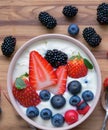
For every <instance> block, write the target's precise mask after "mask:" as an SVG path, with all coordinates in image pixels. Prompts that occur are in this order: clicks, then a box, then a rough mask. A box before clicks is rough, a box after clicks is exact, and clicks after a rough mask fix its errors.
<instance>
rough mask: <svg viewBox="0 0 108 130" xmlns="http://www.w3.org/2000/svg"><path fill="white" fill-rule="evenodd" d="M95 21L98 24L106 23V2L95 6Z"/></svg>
mask: <svg viewBox="0 0 108 130" xmlns="http://www.w3.org/2000/svg"><path fill="white" fill-rule="evenodd" d="M97 21H98V22H99V23H100V24H108V4H106V3H102V4H100V5H99V6H98V7H97Z"/></svg>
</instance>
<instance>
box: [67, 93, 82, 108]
mask: <svg viewBox="0 0 108 130" xmlns="http://www.w3.org/2000/svg"><path fill="white" fill-rule="evenodd" d="M80 101H81V98H80V97H79V96H76V95H75V96H72V97H71V98H70V99H69V103H70V104H71V105H72V106H77V105H78V104H79V103H80Z"/></svg>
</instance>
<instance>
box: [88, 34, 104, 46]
mask: <svg viewBox="0 0 108 130" xmlns="http://www.w3.org/2000/svg"><path fill="white" fill-rule="evenodd" d="M101 40H102V38H101V37H100V36H99V35H98V34H96V33H95V34H94V35H93V36H92V37H91V38H89V39H88V43H89V45H90V46H92V47H96V46H98V45H99V44H100V42H101Z"/></svg>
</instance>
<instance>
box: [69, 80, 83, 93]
mask: <svg viewBox="0 0 108 130" xmlns="http://www.w3.org/2000/svg"><path fill="white" fill-rule="evenodd" d="M81 89H82V85H81V83H80V82H79V81H77V80H73V81H71V82H69V84H68V91H69V92H70V93H71V94H73V95H76V94H78V93H80V92H81Z"/></svg>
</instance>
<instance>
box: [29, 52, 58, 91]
mask: <svg viewBox="0 0 108 130" xmlns="http://www.w3.org/2000/svg"><path fill="white" fill-rule="evenodd" d="M29 81H30V84H31V86H32V87H34V88H35V89H36V90H42V89H45V88H47V87H49V86H51V85H55V84H56V83H57V76H56V73H55V71H54V70H53V67H52V66H51V64H50V63H48V61H47V60H46V59H45V58H43V57H42V56H41V55H40V54H39V53H38V52H37V51H32V52H31V53H30V61H29Z"/></svg>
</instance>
